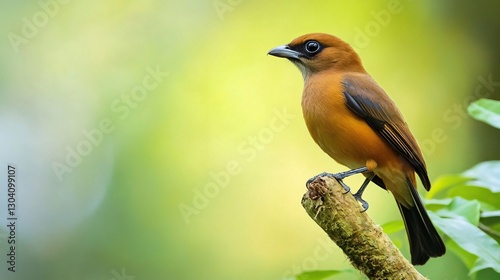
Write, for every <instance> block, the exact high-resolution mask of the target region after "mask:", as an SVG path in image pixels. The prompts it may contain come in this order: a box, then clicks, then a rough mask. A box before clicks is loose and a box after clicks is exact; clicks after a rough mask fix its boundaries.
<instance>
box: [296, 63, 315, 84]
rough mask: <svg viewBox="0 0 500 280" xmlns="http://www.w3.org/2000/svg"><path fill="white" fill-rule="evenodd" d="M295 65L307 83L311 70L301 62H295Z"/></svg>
mask: <svg viewBox="0 0 500 280" xmlns="http://www.w3.org/2000/svg"><path fill="white" fill-rule="evenodd" d="M293 64H295V66H297V68H299V70H300V72H301V73H302V78H304V81H306V80H307V78H309V76H310V75H311V70H310V69H309V68H307V67H305V66H304V64H302V63H301V62H300V61H293Z"/></svg>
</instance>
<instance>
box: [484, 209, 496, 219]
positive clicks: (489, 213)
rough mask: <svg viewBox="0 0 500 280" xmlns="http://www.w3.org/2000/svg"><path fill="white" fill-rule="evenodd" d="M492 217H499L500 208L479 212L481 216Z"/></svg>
mask: <svg viewBox="0 0 500 280" xmlns="http://www.w3.org/2000/svg"><path fill="white" fill-rule="evenodd" d="M494 217H500V210H496V211H486V212H482V213H481V218H494Z"/></svg>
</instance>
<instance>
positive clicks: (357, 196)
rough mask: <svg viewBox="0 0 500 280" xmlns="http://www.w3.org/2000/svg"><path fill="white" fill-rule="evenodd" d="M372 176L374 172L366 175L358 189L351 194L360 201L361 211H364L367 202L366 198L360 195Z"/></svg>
mask: <svg viewBox="0 0 500 280" xmlns="http://www.w3.org/2000/svg"><path fill="white" fill-rule="evenodd" d="M373 177H375V173H372V174H371V175H370V176H368V177H366V179H365V181H364V182H363V184H362V185H361V187H360V188H359V190H358V191H357V192H356V193H355V194H353V196H354V198H355V199H356V200H357V201H359V202H360V203H361V206H363V211H361V212H365V211H366V210H368V202H366V200H364V199H363V198H361V196H362V195H363V192H364V191H365V189H366V186H368V184H369V183H370V181H371V180H372V179H373Z"/></svg>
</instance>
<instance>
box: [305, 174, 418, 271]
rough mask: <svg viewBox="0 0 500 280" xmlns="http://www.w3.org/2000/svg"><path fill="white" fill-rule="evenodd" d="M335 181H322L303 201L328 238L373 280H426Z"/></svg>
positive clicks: (316, 184) (315, 181) (323, 178)
mask: <svg viewBox="0 0 500 280" xmlns="http://www.w3.org/2000/svg"><path fill="white" fill-rule="evenodd" d="M344 193H345V190H344V188H342V186H340V184H339V183H338V182H337V181H336V180H335V179H333V178H330V177H320V178H317V179H316V180H314V181H313V182H312V183H311V184H310V185H309V187H308V191H307V192H306V193H305V194H304V196H303V197H302V206H304V208H305V209H306V212H307V214H309V216H310V217H311V218H312V219H313V220H314V221H315V222H316V223H317V224H318V225H319V226H320V227H321V228H322V229H323V230H324V231H325V232H326V233H327V234H328V236H329V237H330V239H332V240H333V242H335V243H336V244H337V245H338V246H339V247H340V248H341V249H342V251H344V253H345V254H346V255H347V257H348V258H349V260H350V261H351V264H352V265H353V266H354V267H355V268H356V269H358V270H360V271H361V272H363V273H364V274H365V275H366V276H368V278H370V279H427V278H425V277H423V276H422V275H421V274H420V273H419V272H418V271H417V270H416V269H415V268H414V267H413V266H412V265H411V264H410V262H408V260H406V259H405V258H404V257H403V255H402V254H401V252H400V251H399V250H398V248H396V246H395V245H394V244H393V243H392V241H391V240H390V239H389V237H388V236H387V235H386V234H385V233H384V232H383V231H382V228H381V227H380V226H378V225H376V224H374V223H373V221H372V220H371V219H370V217H369V216H368V215H367V214H366V213H362V212H361V207H360V206H359V204H358V202H357V201H356V200H355V199H354V197H353V196H352V195H350V194H349V195H348V194H344Z"/></svg>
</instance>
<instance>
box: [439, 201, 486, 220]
mask: <svg viewBox="0 0 500 280" xmlns="http://www.w3.org/2000/svg"><path fill="white" fill-rule="evenodd" d="M480 209H481V205H480V204H479V202H478V201H476V200H466V199H463V198H461V197H455V198H453V200H452V202H451V203H450V204H449V205H448V206H447V207H446V208H443V209H440V210H438V211H436V214H438V215H439V216H441V217H447V218H460V217H461V218H465V219H467V221H468V222H469V223H471V224H473V225H476V226H477V225H478V224H479V216H480Z"/></svg>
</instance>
